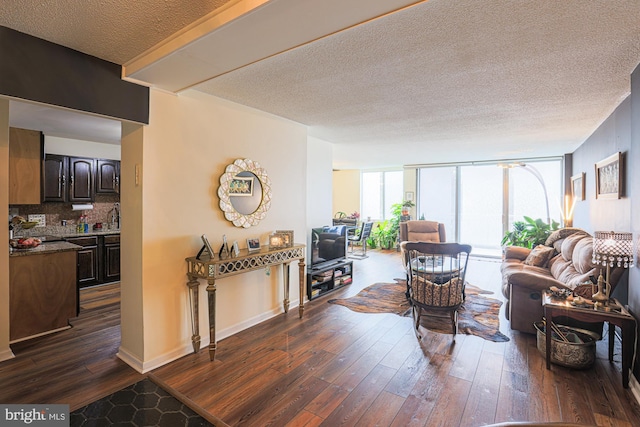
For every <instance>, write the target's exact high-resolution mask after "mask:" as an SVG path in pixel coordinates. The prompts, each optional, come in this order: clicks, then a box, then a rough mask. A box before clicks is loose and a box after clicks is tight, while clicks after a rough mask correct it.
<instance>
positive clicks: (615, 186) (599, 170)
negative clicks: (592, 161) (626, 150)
mask: <svg viewBox="0 0 640 427" xmlns="http://www.w3.org/2000/svg"><path fill="white" fill-rule="evenodd" d="M622 177H623V170H622V153H621V152H619V151H618V152H617V153H615V154H613V155H611V156H609V157H607V158H606V159H603V160H600V161H599V162H598V163H596V199H619V198H621V197H622V188H623V185H624V180H623V179H622Z"/></svg>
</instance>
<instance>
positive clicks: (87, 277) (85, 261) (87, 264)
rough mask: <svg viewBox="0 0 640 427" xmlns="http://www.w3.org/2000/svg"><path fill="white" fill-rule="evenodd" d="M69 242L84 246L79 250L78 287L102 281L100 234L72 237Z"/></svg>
mask: <svg viewBox="0 0 640 427" xmlns="http://www.w3.org/2000/svg"><path fill="white" fill-rule="evenodd" d="M66 240H67V242H69V243H73V244H74V245H78V246H82V249H80V250H79V251H78V287H80V288H84V287H86V286H93V285H97V284H98V283H100V276H99V271H100V270H99V265H98V260H99V257H98V236H87V237H71V238H67V239H66Z"/></svg>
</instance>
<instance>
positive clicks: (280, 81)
mask: <svg viewBox="0 0 640 427" xmlns="http://www.w3.org/2000/svg"><path fill="white" fill-rule="evenodd" d="M319 1H320V0H317V1H312V0H307V1H305V2H300V1H299V0H272V1H269V2H267V3H266V4H265V5H264V6H262V7H261V9H260V13H267V12H268V10H269V9H270V8H271V9H272V10H278V9H277V8H276V7H275V6H280V7H282V6H283V3H284V4H290V5H291V7H299V8H303V9H305V12H306V11H308V19H307V20H306V21H303V20H301V21H300V22H295V23H292V24H291V25H296V26H298V27H300V26H302V27H305V26H309V27H311V26H314V25H319V24H318V22H317V21H318V20H319V19H316V18H318V14H317V13H315V12H316V10H314V8H319V6H318V5H319V4H320V3H319ZM244 2H246V3H249V0H231V1H230V2H228V3H229V5H233V4H241V3H244ZM287 2H290V3H287ZM180 3H182V4H180ZM225 3H227V2H225V1H211V0H210V1H204V0H202V1H192V0H189V1H186V0H183V1H181V2H176V1H171V2H170V1H165V2H158V1H154V0H142V1H138V0H136V1H126V0H120V1H115V0H110V1H102V2H99V3H98V2H96V3H91V2H85V1H81V0H75V1H74V0H58V1H55V2H33V1H26V2H25V1H24V0H3V1H2V3H0V25H3V26H7V27H10V28H14V29H16V30H19V31H23V32H25V33H28V34H32V35H34V36H37V37H42V38H45V39H47V40H50V41H53V42H55V43H58V44H62V45H65V46H68V47H71V48H73V49H77V50H79V51H82V52H85V53H88V54H91V55H94V56H97V57H100V58H103V59H107V60H110V61H113V62H116V63H120V64H124V63H126V62H127V61H129V60H131V59H133V58H134V57H136V56H138V55H140V54H142V53H143V52H145V51H147V49H149V48H151V47H153V46H155V45H156V44H157V43H159V42H161V41H163V40H165V39H166V38H167V37H169V36H171V35H172V34H173V33H175V32H176V31H178V30H180V29H182V28H183V27H185V26H187V25H188V24H191V23H192V22H193V21H196V20H197V19H198V18H200V17H201V16H203V15H206V14H207V13H209V12H211V11H212V10H214V9H215V8H216V7H219V6H220V5H223V4H225ZM377 3H378V5H379V4H380V2H377ZM355 4H356V2H355V1H353V2H351V3H344V6H341V8H340V10H339V11H336V13H337V14H339V15H340V16H343V15H345V14H347V13H351V12H353V11H354V10H357V9H356V7H357V8H362V7H364V6H362V4H359V5H358V6H354V5H355ZM350 7H351V10H349V8H350ZM376 14H378V15H379V13H378V12H375V13H374V14H373V15H372V16H377V15H376ZM267 16H268V15H267ZM243 22H245V25H246V22H250V21H249V20H242V19H239V20H235V21H233V22H231V23H229V24H226V25H230V26H239V29H240V30H242V28H243V27H242V25H243ZM639 22H640V1H638V0H627V1H624V0H618V1H609V0H565V1H562V2H558V1H556V0H538V1H535V2H523V1H516V0H513V1H509V0H485V1H482V2H480V1H477V0H464V1H463V0H460V1H447V0H430V1H424V2H420V3H419V4H417V5H414V6H410V7H407V8H404V9H401V10H399V11H397V12H395V13H389V14H386V15H383V16H382V17H379V18H376V19H372V20H370V21H368V22H365V23H362V24H360V25H355V26H352V27H349V28H346V29H344V30H343V31H337V32H332V34H329V35H327V36H325V37H317V40H316V41H313V42H311V43H306V44H303V45H301V46H298V45H292V46H291V47H290V48H289V49H285V51H284V53H280V54H274V55H270V56H267V57H266V59H262V60H257V61H253V62H251V63H249V64H248V65H246V66H242V67H240V68H237V69H235V70H234V71H231V72H227V73H224V74H222V75H220V76H217V75H215V73H214V72H213V71H212V74H211V75H210V77H215V78H213V79H211V80H209V81H205V82H204V83H201V84H198V83H199V82H200V81H202V79H200V80H199V81H193V83H192V84H195V85H196V86H194V88H195V89H196V90H200V91H203V92H207V93H210V94H212V95H215V96H219V97H222V98H225V99H229V100H231V101H234V102H238V103H240V104H244V105H248V106H251V107H254V108H257V109H260V110H263V111H266V112H269V113H272V114H275V115H278V116H281V117H285V118H288V119H290V120H293V121H296V122H299V123H303V124H305V125H307V126H309V132H310V134H311V135H312V136H315V137H318V138H320V139H323V140H326V141H329V142H332V143H334V167H336V168H361V167H362V168H372V167H387V166H399V165H403V164H416V163H436V162H457V161H475V160H491V159H511V158H520V157H539V156H551V155H560V154H563V153H566V152H571V151H573V150H574V149H575V148H576V147H577V146H579V145H580V144H581V143H582V142H583V141H584V140H585V138H587V137H588V136H589V135H590V134H591V133H592V132H593V131H594V130H595V128H596V127H597V126H598V125H600V123H602V121H603V120H604V119H605V118H606V117H607V116H608V115H609V114H610V113H611V112H612V111H613V109H614V108H615V107H616V106H618V105H619V103H620V102H621V101H622V100H623V99H624V98H625V97H626V96H627V95H628V94H629V91H630V80H629V76H630V73H631V72H632V71H633V69H634V68H635V67H636V66H637V64H638V63H639V62H640V25H638V23H639ZM244 28H245V29H246V30H247V31H248V30H249V29H250V28H247V27H244ZM275 28H277V30H274V31H280V33H284V32H286V31H287V30H288V28H289V31H291V30H290V27H287V26H286V25H281V26H277V27H275ZM236 31H237V29H236ZM218 33H219V34H220V38H219V39H218V40H216V39H215V37H216V34H218ZM222 34H225V32H224V31H218V32H212V33H211V36H212V41H211V42H212V43H214V44H215V45H216V46H219V45H220V44H223V43H225V40H227V41H228V39H225V38H224V37H223V36H222ZM274 35H275V33H273V34H272V36H274ZM264 37H269V34H266V33H265V36H264ZM200 44H201V43H200ZM205 47H206V46H205ZM206 51H207V49H206V48H204V49H203V47H202V46H199V48H198V49H193V46H189V45H185V46H183V47H181V48H180V49H179V50H176V52H175V53H174V54H171V55H183V56H185V57H187V56H191V57H194V58H195V59H198V58H197V55H199V54H200V53H201V52H206ZM229 56H233V52H229ZM178 57H179V56H178ZM166 58H168V57H165V59H166ZM224 59H225V58H222V57H220V60H221V61H223V60H224ZM166 62H167V63H168V62H171V61H166ZM175 63H176V61H173V65H172V67H175V66H176V65H175ZM158 64H159V68H160V71H162V69H161V68H162V61H158V62H157V64H156V65H158ZM217 65H218V64H217ZM178 66H179V63H178ZM186 67H187V65H185V67H184V68H186ZM169 71H170V72H169ZM179 71H180V70H179V68H178V69H177V70H176V69H174V68H171V69H169V68H166V69H165V75H167V74H168V75H169V76H170V75H171V73H176V74H177V73H179ZM148 83H150V84H152V85H154V84H159V83H158V82H154V81H152V79H149V80H148ZM182 87H184V86H182ZM87 139H91V140H99V139H96V138H87Z"/></svg>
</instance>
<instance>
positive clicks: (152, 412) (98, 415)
mask: <svg viewBox="0 0 640 427" xmlns="http://www.w3.org/2000/svg"><path fill="white" fill-rule="evenodd" d="M182 400H185V399H184V398H181V400H178V399H177V398H176V397H174V396H173V395H172V394H171V393H169V392H168V391H166V390H165V389H164V388H162V387H160V386H159V385H157V384H156V383H155V382H153V381H151V380H150V379H149V378H145V379H144V380H142V381H139V382H137V383H135V384H132V385H130V386H128V387H125V388H123V389H122V390H119V391H117V392H115V393H113V394H110V395H109V396H107V397H104V398H102V399H100V400H97V401H95V402H93V403H90V404H89V405H87V406H85V407H82V408H80V409H78V410H76V411H73V412H71V414H70V418H71V420H70V425H71V426H72V427H79V426H115V425H117V426H166V427H176V426H189V427H191V426H193V427H195V426H215V425H225V424H224V423H220V422H219V420H216V419H215V418H214V417H211V416H209V415H208V414H207V413H206V412H204V410H202V409H201V408H198V407H197V405H195V404H192V403H191V404H190V406H192V407H194V409H197V410H198V412H200V413H198V412H196V410H194V409H191V408H190V407H189V406H187V405H186V404H185V403H183V402H182ZM201 414H202V415H201Z"/></svg>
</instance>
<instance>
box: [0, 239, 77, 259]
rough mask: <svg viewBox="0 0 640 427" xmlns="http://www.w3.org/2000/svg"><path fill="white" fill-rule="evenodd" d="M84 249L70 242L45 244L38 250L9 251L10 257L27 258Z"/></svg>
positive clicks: (13, 249) (11, 249)
mask: <svg viewBox="0 0 640 427" xmlns="http://www.w3.org/2000/svg"><path fill="white" fill-rule="evenodd" d="M79 249H82V246H78V245H74V244H73V243H69V242H50V243H43V244H41V245H40V246H38V247H37V248H29V249H15V248H10V249H9V256H10V257H16V256H27V255H41V254H49V253H55V252H66V251H77V250H79Z"/></svg>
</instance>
